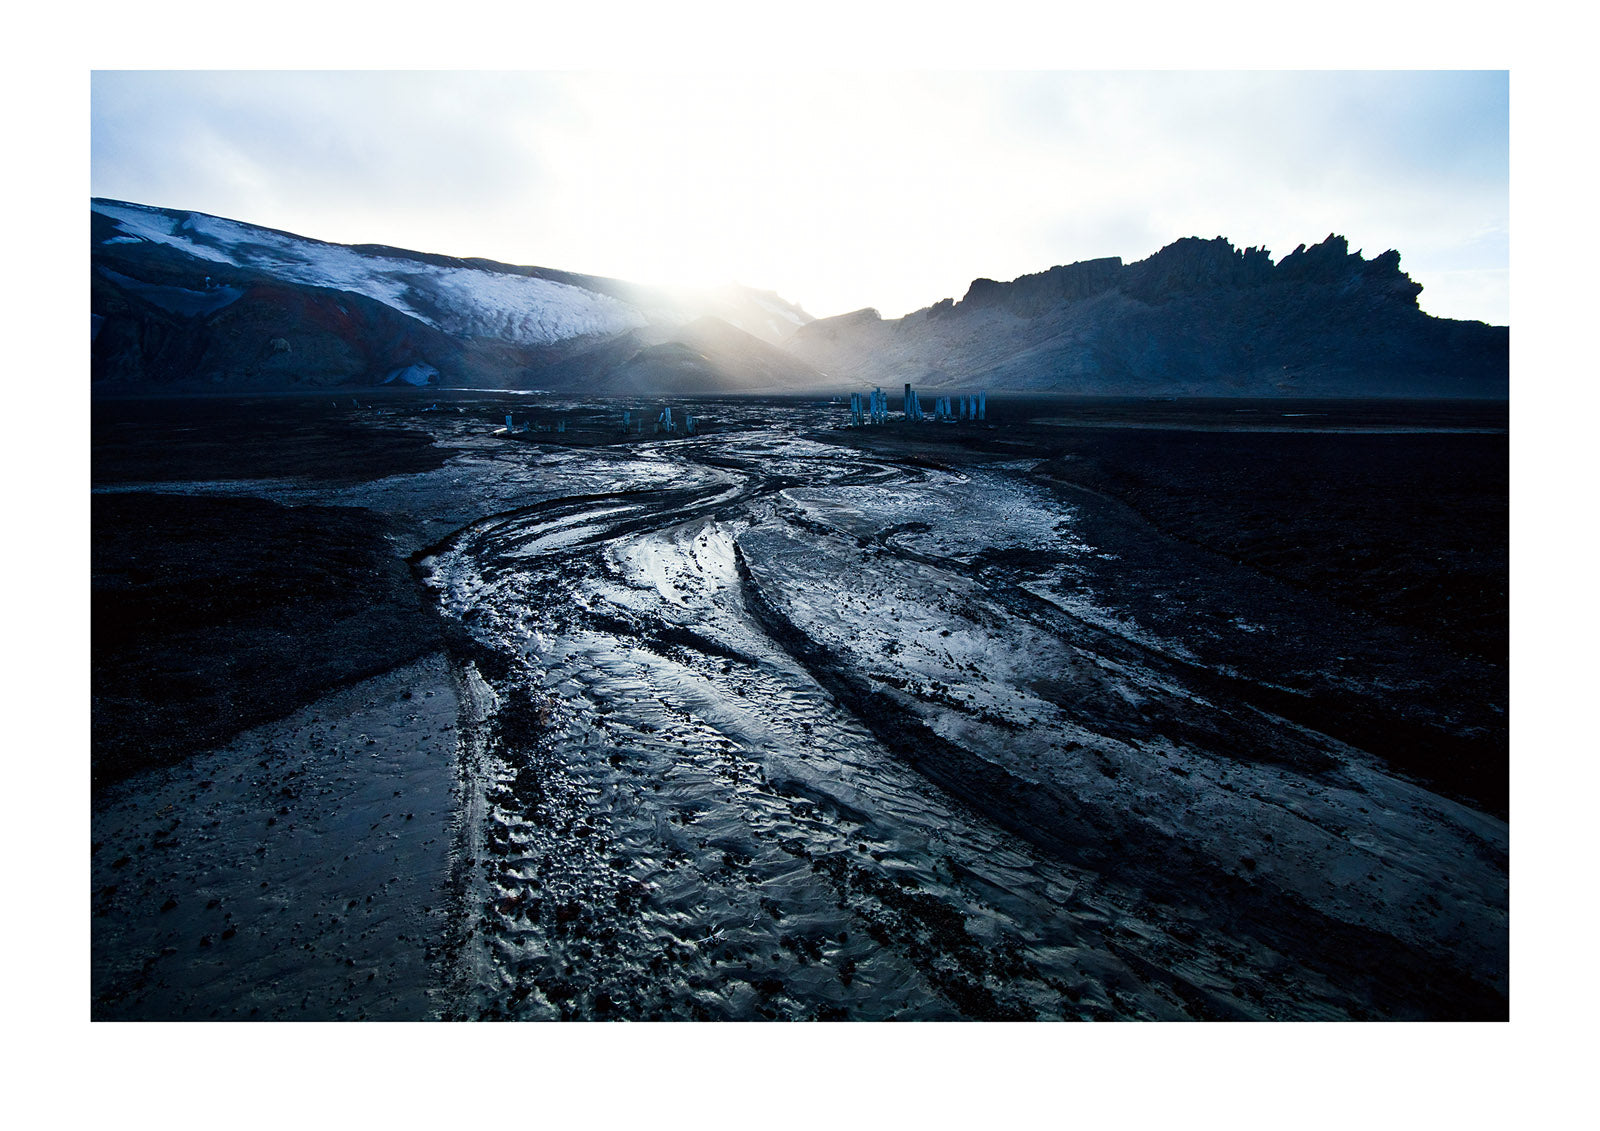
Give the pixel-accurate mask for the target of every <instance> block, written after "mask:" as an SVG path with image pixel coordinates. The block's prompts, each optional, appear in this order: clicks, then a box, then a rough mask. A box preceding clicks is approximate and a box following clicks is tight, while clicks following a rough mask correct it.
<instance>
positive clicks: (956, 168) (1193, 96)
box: [90, 70, 1510, 324]
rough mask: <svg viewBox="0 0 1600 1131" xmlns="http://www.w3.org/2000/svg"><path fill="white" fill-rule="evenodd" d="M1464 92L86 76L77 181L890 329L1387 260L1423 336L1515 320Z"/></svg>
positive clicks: (755, 80)
mask: <svg viewBox="0 0 1600 1131" xmlns="http://www.w3.org/2000/svg"><path fill="white" fill-rule="evenodd" d="M1508 87H1509V83H1508V79H1507V75H1506V73H1505V72H1503V71H1490V72H1448V71H1427V72H1396V71H1377V72H1332V71H1315V72H1172V71H1165V72H1044V73H1038V72H1007V71H970V72H879V73H861V72H848V73H837V72H835V73H821V72H816V73H800V72H795V71H792V70H791V71H779V72H775V73H771V74H765V75H756V74H748V73H746V74H737V75H734V74H725V75H716V74H713V75H694V74H664V73H653V74H641V73H637V72H634V73H603V72H573V71H558V72H544V73H537V72H533V73H499V72H394V71H387V72H378V71H368V72H317V71H295V72H259V71H232V72H196V71H181V72H170V71H169V72H162V71H124V72H118V71H98V72H95V73H94V74H93V76H92V81H91V110H92V159H91V186H90V191H91V193H92V194H93V195H96V196H107V197H115V198H118V199H122V200H131V201H135V202H138V203H143V204H153V205H160V206H165V207H172V208H183V209H193V210H197V211H203V212H210V213H214V214H217V215H222V216H227V217H230V218H233V219H237V220H244V221H248V222H251V223H256V224H264V225H267V226H270V227H274V228H282V229H285V230H288V231H291V232H295V233H298V234H300V235H306V236H313V237H316V238H318V239H324V240H332V241H336V242H341V243H385V244H392V245H395V246H399V247H406V248H413V249H418V250H423V251H432V252H440V253H444V254H449V255H462V256H485V257H489V258H493V259H499V260H504V261H507V262H512V263H524V264H537V265H540V266H545V267H558V268H563V269H566V270H572V271H581V272H586V273H590V274H598V275H609V276H614V277H618V278H623V279H629V280H634V281H638V282H647V283H666V284H671V283H681V284H686V285H692V286H702V285H715V284H719V283H724V282H730V281H738V282H741V283H745V284H748V285H751V286H755V287H762V288H770V289H772V290H775V291H777V292H778V293H780V294H781V295H783V296H784V297H785V298H787V299H789V300H791V301H793V302H797V303H799V304H800V305H802V306H803V307H805V309H806V310H807V311H809V312H810V313H812V314H814V315H817V316H826V315H831V314H839V313H843V312H845V311H848V310H854V309H858V308H860V307H864V306H874V307H877V308H878V309H879V310H880V311H881V312H882V313H883V314H884V315H885V316H886V317H895V316H898V315H900V314H904V313H906V312H908V311H910V310H914V309H917V308H919V307H923V306H927V305H929V304H930V303H933V302H936V301H938V300H939V299H941V298H945V297H954V298H959V297H961V295H962V294H963V293H964V292H965V290H966V287H967V284H968V283H969V282H970V281H971V280H972V279H973V278H975V277H978V276H987V277H990V278H994V279H1011V278H1014V277H1016V276H1017V275H1021V274H1026V273H1030V272H1035V271H1041V270H1044V269H1046V268H1048V267H1051V266H1053V265H1055V264H1059V263H1070V262H1073V261H1076V260H1080V259H1091V258H1096V257H1099V256H1108V255H1117V256H1121V257H1122V258H1123V259H1124V260H1125V261H1132V260H1136V259H1142V258H1144V257H1145V256H1148V255H1150V254H1151V253H1153V252H1154V251H1156V250H1157V249H1159V248H1160V247H1162V246H1164V245H1166V244H1168V243H1171V242H1172V241H1173V240H1176V239H1179V238H1181V237H1183V236H1203V237H1208V238H1209V237H1212V236H1219V235H1220V236H1226V237H1227V238H1228V239H1230V240H1232V241H1233V243H1234V244H1235V245H1236V246H1240V247H1243V246H1246V245H1251V246H1265V247H1267V248H1268V249H1269V250H1270V251H1271V252H1272V253H1273V255H1274V257H1275V258H1281V257H1282V256H1284V255H1286V254H1288V253H1289V252H1291V251H1293V250H1294V248H1295V246H1296V245H1297V244H1300V243H1308V244H1309V243H1316V242H1317V241H1319V240H1321V239H1322V238H1323V237H1325V236H1326V235H1328V234H1329V233H1330V232H1338V233H1340V234H1342V235H1344V236H1347V237H1348V238H1349V240H1350V246H1351V249H1352V250H1356V249H1361V250H1363V251H1364V252H1365V253H1366V254H1367V256H1368V257H1371V256H1374V255H1377V254H1378V253H1380V252H1382V251H1384V250H1386V249H1389V248H1397V249H1398V250H1399V251H1400V253H1401V256H1402V261H1401V266H1402V269H1403V270H1405V271H1407V272H1408V273H1409V274H1410V275H1411V276H1412V278H1414V279H1415V280H1416V281H1418V282H1419V283H1421V284H1422V285H1423V287H1424V290H1423V293H1422V296H1421V299H1420V302H1421V304H1422V307H1423V309H1425V310H1427V311H1428V312H1430V313H1432V314H1438V315H1443V316H1446V317H1453V318H1478V319H1483V320H1485V321H1488V322H1493V323H1497V324H1506V323H1508V322H1509V294H1508V290H1509V277H1508V263H1509V254H1510V253H1509V226H1510V219H1509V198H1508V197H1509V194H1508V181H1509V133H1510V130H1509V109H1508V101H1509V99H1508Z"/></svg>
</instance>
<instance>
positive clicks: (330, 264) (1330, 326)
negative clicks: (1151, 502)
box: [90, 199, 1509, 397]
mask: <svg viewBox="0 0 1600 1131" xmlns="http://www.w3.org/2000/svg"><path fill="white" fill-rule="evenodd" d="M90 225H91V226H90V238H91V245H90V246H91V278H92V290H91V296H92V312H93V319H92V322H93V335H94V337H93V352H92V357H93V366H92V373H93V381H94V387H95V389H96V390H97V391H106V392H111V391H138V390H143V391H148V390H150V389H153V388H160V389H170V390H174V391H201V390H219V391H220V390H230V391H244V390H260V389H282V388H318V387H324V386H339V385H378V384H384V383H394V382H405V383H409V384H416V385H428V384H433V385H456V386H476V387H495V388H515V389H547V390H551V391H556V392H562V391H573V390H584V391H594V392H608V393H618V394H639V393H674V394H683V393H699V392H718V393H740V392H749V393H781V392H802V391H829V392H835V393H837V392H843V391H847V390H851V389H859V388H863V387H868V386H871V385H883V386H884V387H885V388H886V389H889V390H890V391H895V390H897V389H898V387H899V386H900V384H901V383H902V382H906V381H909V382H912V383H913V384H915V385H917V386H918V387H921V388H926V389H960V390H967V389H977V388H988V389H993V390H996V391H999V390H1015V391H1023V390H1031V391H1037V392H1060V393H1073V394H1089V395H1093V394H1102V395H1123V396H1184V395H1188V396H1271V395H1280V394H1281V395H1297V396H1419V397H1429V396H1476V397H1504V396H1506V395H1507V389H1508V353H1509V347H1508V331H1507V330H1506V328H1505V327H1493V326H1486V325H1484V324H1483V323H1480V322H1455V321H1449V320H1446V319H1440V318H1432V317H1429V316H1428V315H1426V314H1424V313H1423V312H1422V311H1421V310H1420V309H1418V307H1417V294H1418V293H1419V292H1420V290H1421V287H1419V286H1418V285H1417V284H1416V283H1414V282H1413V281H1412V280H1411V279H1410V278H1409V277H1408V276H1407V275H1406V274H1405V273H1403V272H1402V271H1401V270H1400V255H1399V253H1398V252H1395V251H1387V252H1384V253H1383V254H1382V255H1380V256H1378V257H1377V258H1375V259H1371V260H1367V259H1364V258H1363V257H1362V255H1361V254H1360V253H1359V252H1356V253H1353V254H1352V253H1351V252H1350V250H1349V247H1348V246H1347V244H1346V241H1345V240H1344V238H1343V237H1341V236H1329V237H1328V238H1327V239H1326V240H1324V241H1323V242H1322V243H1320V244H1317V245H1316V246H1315V247H1311V248H1307V247H1305V246H1303V245H1302V246H1301V247H1299V248H1297V249H1295V251H1294V252H1292V253H1291V254H1289V255H1287V256H1285V257H1284V258H1283V259H1282V260H1280V261H1279V262H1277V263H1274V262H1273V261H1272V258H1271V256H1270V255H1269V254H1268V253H1267V252H1266V251H1265V250H1264V249H1261V248H1246V249H1244V250H1242V251H1241V250H1239V249H1236V248H1234V247H1233V246H1232V245H1231V244H1230V243H1228V241H1227V240H1225V239H1222V238H1220V237H1219V238H1217V239H1213V240H1201V239H1183V240H1179V241H1178V242H1177V243H1174V244H1172V245H1170V246H1168V247H1165V248H1163V249H1162V250H1161V251H1159V252H1157V253H1156V254H1155V255H1152V256H1151V257H1150V258H1148V259H1145V260H1141V261H1139V262H1136V263H1129V264H1124V263H1123V262H1122V261H1121V260H1120V259H1096V260H1090V261H1087V262H1083V263H1074V264H1071V265H1069V266H1064V267H1052V268H1051V269H1050V270H1048V271H1045V272H1042V273H1040V274H1037V275H1025V276H1023V277H1022V278H1020V279H1015V280H1013V281H1012V282H1009V283H999V282H995V281H993V280H991V279H977V280H975V281H974V282H973V283H972V285H971V287H970V288H969V289H968V291H967V293H966V295H965V297H963V298H962V299H961V301H960V302H956V301H955V300H953V299H945V300H943V301H942V302H939V303H936V304H934V305H933V306H931V307H928V308H926V309H924V310H919V311H917V312H916V313H914V314H909V315H907V316H906V317H904V318H901V319H896V320H888V321H886V320H884V319H882V318H880V317H879V316H878V314H877V312H876V311H873V310H862V311H857V312H856V313H854V314H846V315H841V316H839V317H836V318H826V319H821V320H813V319H812V318H811V317H810V315H808V314H806V313H805V311H803V310H801V309H800V308H799V307H798V306H795V305H793V304H792V303H789V302H786V301H784V300H783V299H781V298H779V297H778V296H777V295H776V294H773V293H772V292H770V291H755V290H751V289H749V288H745V287H727V288H722V289H720V290H716V291H709V292H700V293H696V294H685V293H680V292H676V291H669V290H665V289H662V288H654V287H645V286H640V285H637V284H633V283H627V282H623V281H621V280H617V279H605V278H599V277H596V276H592V275H579V274H574V273H572V272H568V271H557V270H552V269H549V268H543V267H518V266H512V265H509V264H504V263H496V262H492V261H490V260H484V259H452V258H449V257H446V256H440V255H430V254H426V253H423V252H415V251H404V250H401V249H398V248H392V247H381V246H376V245H359V246H347V245H343V244H330V243H323V242H321V241H318V240H311V239H306V238H304V237H301V236H295V235H291V234H289V233H287V232H280V231H275V230H273V229H270V228H261V227H257V226H254V225H250V224H243V223H239V222H237V221H233V220H225V219H222V218H219V217H216V216H208V215H205V214H204V213H198V212H182V211H176V210H172V209H163V208H151V207H146V206H144V205H138V204H127V203H123V202H119V201H111V200H98V199H97V200H94V201H92V202H91V206H90Z"/></svg>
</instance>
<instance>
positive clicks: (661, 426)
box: [656, 405, 672, 432]
mask: <svg viewBox="0 0 1600 1131" xmlns="http://www.w3.org/2000/svg"><path fill="white" fill-rule="evenodd" d="M656 431H657V432H671V431H672V406H671V405H668V406H667V407H666V408H664V409H662V410H661V415H660V416H658V417H656Z"/></svg>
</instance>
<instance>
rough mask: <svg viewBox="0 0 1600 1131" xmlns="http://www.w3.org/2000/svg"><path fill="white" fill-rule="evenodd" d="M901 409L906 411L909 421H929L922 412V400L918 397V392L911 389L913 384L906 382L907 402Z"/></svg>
mask: <svg viewBox="0 0 1600 1131" xmlns="http://www.w3.org/2000/svg"><path fill="white" fill-rule="evenodd" d="M901 407H902V408H903V409H904V410H905V414H906V419H907V420H925V419H927V418H926V417H925V416H924V415H923V412H922V399H921V398H920V397H918V396H917V391H916V390H915V389H913V388H912V387H911V382H910V381H907V382H906V396H905V401H904V402H903V403H902V405H901Z"/></svg>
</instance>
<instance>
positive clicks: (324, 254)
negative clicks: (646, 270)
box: [93, 201, 649, 345]
mask: <svg viewBox="0 0 1600 1131" xmlns="http://www.w3.org/2000/svg"><path fill="white" fill-rule="evenodd" d="M93 209H94V211H96V212H98V213H100V214H101V215H103V216H105V217H107V218H109V219H111V220H113V221H115V222H116V224H117V226H118V227H119V229H120V231H121V233H122V234H121V235H118V236H114V237H112V239H114V240H116V241H118V242H127V241H128V240H129V239H138V240H144V241H146V242H149V243H156V244H163V245H165V246H168V247H172V248H176V249H177V250H179V251H182V252H185V253H186V254H189V255H193V256H195V257H197V258H200V259H204V260H207V261H210V262H214V263H220V264H227V265H229V266H234V267H244V268H249V269H251V270H254V271H260V272H262V273H263V274H266V275H269V276H271V277H273V278H276V279H280V280H282V281H284V282H288V283H299V284H303V285H306V286H314V287H327V288H329V289H332V290H340V291H349V292H352V293H354V294H360V295H365V296H366V297H368V298H371V299H374V300H376V301H378V302H381V303H383V304H384V305H386V306H389V307H392V308H394V309H395V310H398V311H399V312H401V313H402V314H405V315H408V316H410V317H412V318H416V319H418V320H419V321H421V322H425V323H427V324H428V325H430V326H433V327H435V328H436V329H439V330H443V331H444V332H446V333H449V334H455V335H459V336H468V337H490V338H498V339H501V340H503V341H508V342H514V343H516V344H518V345H547V344H551V343H554V342H560V341H565V340H567V339H569V338H577V337H584V336H590V335H595V336H598V335H611V334H620V333H624V332H626V331H628V330H632V329H636V328H638V327H641V326H644V325H646V324H647V323H648V321H649V320H648V319H647V318H646V316H645V315H644V313H643V312H641V311H640V310H639V309H638V308H636V307H634V306H632V305H631V304H629V303H626V302H623V301H621V300H620V299H616V298H613V297H611V296H610V295H605V294H600V293H598V292H596V291H590V290H586V289H584V288H583V287H577V286H572V285H571V284H568V283H561V282H556V281H555V280H552V279H542V278H539V277H537V276H532V275H522V274H518V273H516V272H511V271H494V270H490V269H487V268H483V267H473V266H465V265H463V266H443V265H439V264H434V263H428V262H424V261H421V260H414V259H407V258H401V257H398V256H386V255H382V254H380V253H373V252H365V251H360V250H357V249H356V248H353V247H347V246H344V245H342V244H330V243H322V242H320V241H318V240H310V239H303V238H301V237H298V236H291V235H288V234H286V233H283V232H275V231H271V230H269V229H266V228H257V227H254V226H252V225H249V224H241V223H238V222H236V221H233V220H225V219H222V218H220V217H216V216H206V215H201V214H197V213H191V214H188V215H185V216H183V217H182V218H181V219H175V218H174V216H173V215H172V214H170V213H168V212H165V211H163V210H160V209H155V208H146V207H144V206H141V205H135V204H116V203H108V202H103V201H96V202H95V203H94V205H93Z"/></svg>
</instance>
